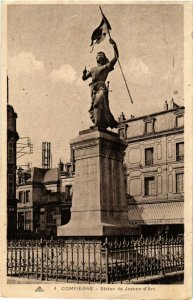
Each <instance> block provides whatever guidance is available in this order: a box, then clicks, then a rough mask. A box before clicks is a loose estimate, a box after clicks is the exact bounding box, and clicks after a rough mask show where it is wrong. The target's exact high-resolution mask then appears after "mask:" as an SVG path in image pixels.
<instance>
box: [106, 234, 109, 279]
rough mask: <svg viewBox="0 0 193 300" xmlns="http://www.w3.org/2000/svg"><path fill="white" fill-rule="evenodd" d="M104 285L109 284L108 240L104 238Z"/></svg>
mask: <svg viewBox="0 0 193 300" xmlns="http://www.w3.org/2000/svg"><path fill="white" fill-rule="evenodd" d="M105 260H106V283H109V248H108V238H107V237H106V238H105Z"/></svg>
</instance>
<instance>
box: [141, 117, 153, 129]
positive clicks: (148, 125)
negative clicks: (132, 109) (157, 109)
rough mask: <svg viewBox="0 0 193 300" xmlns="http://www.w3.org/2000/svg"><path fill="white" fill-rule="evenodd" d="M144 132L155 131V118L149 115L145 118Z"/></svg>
mask: <svg viewBox="0 0 193 300" xmlns="http://www.w3.org/2000/svg"><path fill="white" fill-rule="evenodd" d="M143 121H144V125H145V128H144V133H154V131H155V129H154V124H155V118H152V117H147V118H145V119H144V120H143Z"/></svg>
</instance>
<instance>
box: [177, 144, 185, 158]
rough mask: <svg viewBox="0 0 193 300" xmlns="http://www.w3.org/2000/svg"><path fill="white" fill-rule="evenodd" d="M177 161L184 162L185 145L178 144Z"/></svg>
mask: <svg viewBox="0 0 193 300" xmlns="http://www.w3.org/2000/svg"><path fill="white" fill-rule="evenodd" d="M176 160H177V161H181V160H184V143H177V144H176Z"/></svg>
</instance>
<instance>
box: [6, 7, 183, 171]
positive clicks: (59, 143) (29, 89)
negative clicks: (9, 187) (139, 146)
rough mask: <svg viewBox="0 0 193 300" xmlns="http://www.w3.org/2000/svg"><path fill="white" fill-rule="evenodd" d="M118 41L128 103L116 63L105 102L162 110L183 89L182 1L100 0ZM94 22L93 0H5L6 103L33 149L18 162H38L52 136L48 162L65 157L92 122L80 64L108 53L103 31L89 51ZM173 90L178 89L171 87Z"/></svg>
mask: <svg viewBox="0 0 193 300" xmlns="http://www.w3.org/2000/svg"><path fill="white" fill-rule="evenodd" d="M102 9H103V13H104V14H105V16H106V17H107V19H108V21H109V22H110V24H111V27H112V31H111V36H112V38H113V39H114V40H115V42H116V43H117V46H118V49H119V53H120V63H121V66H122V69H123V72H124V74H125V78H126V81H127V84H128V86H129V89H130V93H131V95H132V98H133V104H131V102H130V99H129V96H128V93H127V89H126V87H125V83H124V80H123V78H122V75H121V72H120V68H119V66H118V64H117V65H116V66H115V69H114V71H113V72H111V73H110V74H109V77H108V80H109V81H110V90H112V92H110V93H109V102H110V109H111V112H112V113H113V115H114V117H115V118H116V119H117V118H118V117H119V115H120V114H121V113H122V112H124V114H125V116H126V118H130V115H134V116H136V117H137V116H143V115H147V114H150V113H154V112H159V111H161V110H163V107H164V102H165V100H167V101H168V102H170V101H171V99H172V98H174V101H175V102H176V103H177V104H179V105H183V104H184V96H183V72H184V69H183V68H184V61H183V55H184V54H183V38H184V37H183V6H182V5H176V4H169V5H165V4H145V5H144V4H143V5H142V4H129V5H128V4H122V5H118V4H114V5H102ZM100 22H101V13H100V10H99V7H98V5H94V4H91V5H86V4H84V5H83V4H81V5H78V4H74V5H70V4H63V5H61V4H60V5H59V4H58V5H54V4H50V5H45V4H44V5H40V4H36V5H35V4H34V5H31V4H26V5H8V12H7V28H8V31H7V34H8V39H7V43H8V48H7V49H8V53H7V54H8V61H7V68H8V76H9V103H10V104H11V105H13V107H14V109H15V111H16V113H17V115H18V119H17V131H18V133H19V136H20V137H25V136H29V137H30V138H31V141H32V143H33V152H34V153H33V154H31V155H25V156H24V157H23V158H20V159H19V160H18V162H17V164H18V165H21V164H25V163H27V162H31V163H32V166H33V167H41V163H42V162H41V152H42V151H41V147H42V142H44V141H48V142H51V150H52V158H53V167H56V166H57V165H58V162H59V159H62V160H63V161H64V162H68V161H69V159H70V151H69V149H70V147H69V143H70V140H71V139H73V138H75V137H76V136H78V134H79V131H81V130H84V129H88V128H89V127H90V126H92V122H91V120H90V118H89V114H88V110H89V108H90V102H91V99H90V88H89V82H90V81H89V80H88V81H85V82H83V81H82V79H81V77H82V71H83V69H84V67H85V66H86V67H87V69H88V70H89V68H91V67H93V66H95V65H96V53H97V52H99V51H104V52H105V53H106V55H107V57H108V58H110V59H111V58H112V57H113V49H112V45H111V44H110V43H109V40H108V37H106V39H105V40H104V41H103V42H102V43H100V44H99V45H96V46H95V48H94V50H93V52H92V53H90V51H91V47H90V46H89V45H90V43H91V35H92V32H93V31H94V30H95V29H96V28H97V27H98V25H99V24H100ZM174 91H177V94H176V93H174Z"/></svg>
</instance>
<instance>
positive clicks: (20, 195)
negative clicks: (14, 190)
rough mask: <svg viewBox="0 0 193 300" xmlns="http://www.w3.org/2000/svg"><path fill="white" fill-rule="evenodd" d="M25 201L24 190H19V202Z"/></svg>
mask: <svg viewBox="0 0 193 300" xmlns="http://www.w3.org/2000/svg"><path fill="white" fill-rule="evenodd" d="M22 202H23V192H19V203H22Z"/></svg>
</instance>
